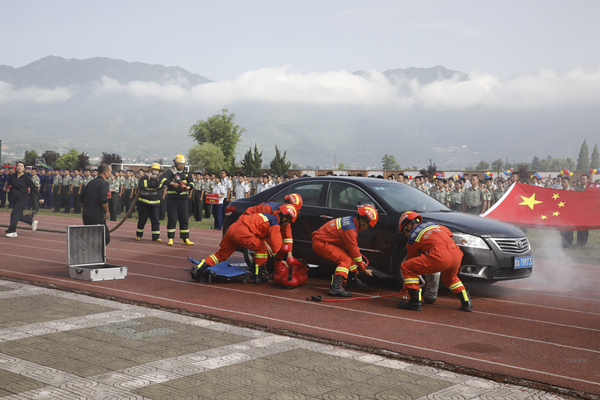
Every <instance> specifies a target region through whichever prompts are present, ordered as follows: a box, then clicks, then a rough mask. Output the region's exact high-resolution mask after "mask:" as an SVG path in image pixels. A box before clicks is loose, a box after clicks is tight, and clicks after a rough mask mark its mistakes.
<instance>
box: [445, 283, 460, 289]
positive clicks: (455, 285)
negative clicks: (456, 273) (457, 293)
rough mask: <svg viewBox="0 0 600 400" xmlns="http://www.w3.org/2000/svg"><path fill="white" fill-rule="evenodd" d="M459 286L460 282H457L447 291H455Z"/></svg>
mask: <svg viewBox="0 0 600 400" xmlns="http://www.w3.org/2000/svg"><path fill="white" fill-rule="evenodd" d="M459 286H462V282H457V283H455V284H454V285H452V286H450V287H449V288H448V289H450V290H454V289H456V288H457V287H459Z"/></svg>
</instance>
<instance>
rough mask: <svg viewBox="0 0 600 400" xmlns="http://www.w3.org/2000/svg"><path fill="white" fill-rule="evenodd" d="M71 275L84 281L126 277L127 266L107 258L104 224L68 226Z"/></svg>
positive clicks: (68, 258)
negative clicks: (112, 263)
mask: <svg viewBox="0 0 600 400" xmlns="http://www.w3.org/2000/svg"><path fill="white" fill-rule="evenodd" d="M67 265H68V266H69V277H71V278H73V279H79V280H83V281H92V282H93V281H106V280H113V279H124V278H125V277H126V276H127V267H123V266H119V265H111V264H109V263H107V259H106V244H105V233H104V225H74V226H67Z"/></svg>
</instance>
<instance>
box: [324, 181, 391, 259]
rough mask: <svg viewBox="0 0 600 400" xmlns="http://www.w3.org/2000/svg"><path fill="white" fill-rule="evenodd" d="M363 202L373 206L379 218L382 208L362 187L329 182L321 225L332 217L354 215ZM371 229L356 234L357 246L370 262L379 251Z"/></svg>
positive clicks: (347, 183) (377, 256) (377, 255)
mask: <svg viewBox="0 0 600 400" xmlns="http://www.w3.org/2000/svg"><path fill="white" fill-rule="evenodd" d="M365 204H370V205H373V206H375V208H376V209H377V211H378V212H379V214H380V218H381V216H382V214H383V210H382V209H381V207H380V206H379V205H378V204H377V202H376V201H374V200H373V199H372V198H371V196H369V195H368V194H367V192H365V190H364V189H363V188H361V187H359V186H357V185H355V184H353V183H350V182H343V181H336V182H329V185H328V188H327V196H326V200H325V207H323V208H321V212H320V218H321V225H323V224H325V223H326V222H327V221H331V220H332V219H336V218H340V217H345V216H348V215H356V213H357V210H358V206H359V205H365ZM372 230H373V229H368V230H366V231H364V232H360V233H359V234H358V247H360V250H361V253H362V254H363V255H364V256H366V257H367V259H369V261H370V262H378V261H379V260H380V258H381V254H380V253H381V252H380V251H379V250H378V249H377V243H373V232H372Z"/></svg>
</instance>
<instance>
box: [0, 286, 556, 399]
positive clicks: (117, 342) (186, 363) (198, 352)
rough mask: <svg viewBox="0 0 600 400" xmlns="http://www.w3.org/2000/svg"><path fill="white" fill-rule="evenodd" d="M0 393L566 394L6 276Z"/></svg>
mask: <svg viewBox="0 0 600 400" xmlns="http://www.w3.org/2000/svg"><path fill="white" fill-rule="evenodd" d="M0 398H2V399H3V400H4V399H7V400H8V399H10V400H13V399H15V400H17V399H19V400H23V399H56V400H71V399H111V400H112V399H223V400H228V399H322V400H334V399H380V400H391V399H404V400H410V399H430V400H445V399H452V400H463V399H464V400H470V399H481V400H492V399H494V400H500V399H511V400H552V399H558V398H559V397H558V396H555V395H552V394H549V393H545V392H541V391H538V390H533V389H526V388H522V387H517V386H512V385H507V384H499V383H496V382H492V381H486V380H483V379H479V378H473V377H470V376H467V375H459V374H454V373H450V372H447V371H441V370H437V369H435V368H431V367H424V366H419V365H411V364H408V363H405V362H400V361H397V360H393V359H386V358H384V357H380V356H375V355H372V354H368V353H361V352H357V351H349V350H346V349H342V348H337V347H333V346H327V345H323V344H318V343H314V342H310V341H305V340H299V339H294V338H289V337H285V336H279V335H273V334H270V333H266V332H261V331H257V330H251V329H246V328H241V327H237V326H231V325H226V324H222V323H216V322H212V321H208V320H203V319H199V318H192V317H188V316H182V315H179V314H173V313H168V312H164V311H159V310H154V309H147V308H143V307H138V306H133V305H127V304H122V303H118V302H113V301H109V300H104V299H98V298H94V297H87V296H84V295H79V294H74V293H69V292H64V291H60V290H52V289H47V288H41V287H37V286H30V285H26V284H21V283H15V282H10V281H3V280H0Z"/></svg>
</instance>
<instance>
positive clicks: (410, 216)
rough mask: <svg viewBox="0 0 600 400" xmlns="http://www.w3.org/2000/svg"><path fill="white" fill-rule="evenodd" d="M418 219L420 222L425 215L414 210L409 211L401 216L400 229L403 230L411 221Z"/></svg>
mask: <svg viewBox="0 0 600 400" xmlns="http://www.w3.org/2000/svg"><path fill="white" fill-rule="evenodd" d="M416 219H418V220H419V222H421V221H423V217H422V216H421V214H418V213H416V212H414V211H407V212H405V213H404V214H402V216H401V217H400V221H398V225H399V228H400V230H403V229H404V227H405V226H406V225H407V224H408V223H409V222H411V221H414V220H416Z"/></svg>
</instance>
